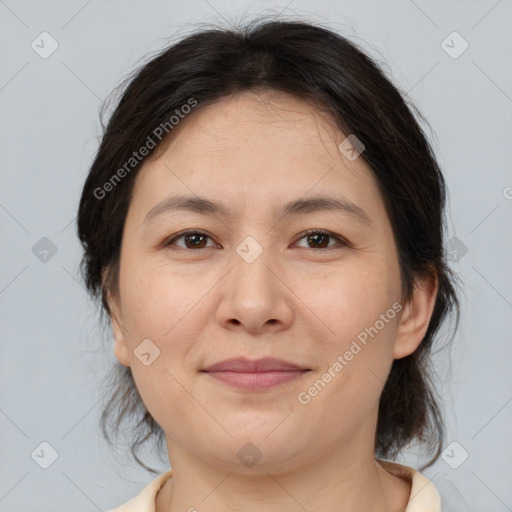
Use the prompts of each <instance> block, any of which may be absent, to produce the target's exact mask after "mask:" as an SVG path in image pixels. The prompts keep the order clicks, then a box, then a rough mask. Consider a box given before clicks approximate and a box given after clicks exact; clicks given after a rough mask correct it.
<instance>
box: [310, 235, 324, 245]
mask: <svg viewBox="0 0 512 512" xmlns="http://www.w3.org/2000/svg"><path fill="white" fill-rule="evenodd" d="M319 237H320V238H323V239H324V241H325V240H326V239H327V235H322V234H316V235H310V237H309V239H310V240H312V239H315V242H314V243H317V242H318V238H319ZM320 245H321V246H322V248H323V247H325V246H326V244H320Z"/></svg>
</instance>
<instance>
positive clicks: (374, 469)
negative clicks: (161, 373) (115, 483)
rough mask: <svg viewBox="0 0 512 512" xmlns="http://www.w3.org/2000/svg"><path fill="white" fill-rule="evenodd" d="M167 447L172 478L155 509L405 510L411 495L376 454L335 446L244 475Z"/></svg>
mask: <svg viewBox="0 0 512 512" xmlns="http://www.w3.org/2000/svg"><path fill="white" fill-rule="evenodd" d="M168 447H170V448H171V449H170V450H169V451H170V452H171V451H172V454H173V457H172V458H171V457H170V460H172V461H173V477H172V478H171V479H170V480H168V481H167V482H166V484H165V485H164V487H163V488H162V490H161V492H160V493H159V494H158V497H157V503H156V512H176V511H183V510H187V511H191V512H193V511H198V510H204V509H207V510H208V511H209V512H221V511H222V512H225V511H226V510H244V511H246V512H256V511H260V510H262V509H264V510H265V511H268V512H277V511H279V512H287V511H290V512H292V511H293V512H296V511H297V510H300V509H301V508H302V509H303V510H308V512H320V511H322V512H325V511H326V510H343V511H344V512H360V511H361V510H372V511H374V512H391V511H393V512H402V511H404V510H405V509H406V507H407V501H408V499H409V495H410V484H409V483H408V482H406V481H405V480H402V479H400V478H398V477H396V476H394V475H392V474H390V473H388V472H387V471H385V470H384V469H383V468H382V467H381V466H380V465H379V464H377V462H376V460H375V458H374V455H373V453H370V454H365V455H364V456H361V455H356V456H354V457H352V458H351V459H347V458H346V457H343V458H340V457H339V454H338V451H337V450H332V456H330V457H329V458H327V459H326V458H321V460H320V459H318V460H316V461H313V462H311V463H309V464H306V465H303V466H302V467H300V468H294V469H293V471H288V472H286V471H282V472H279V473H277V472H276V473H274V472H272V471H266V470H265V469H263V470H261V471H260V472H258V473H254V474H243V473H238V472H234V471H222V470H219V469H218V468H216V467H214V466H211V465H209V464H206V463H205V462H204V461H201V460H198V459H196V458H195V457H193V456H192V455H191V454H190V453H188V452H183V451H182V450H181V449H180V448H179V447H178V446H177V445H169V441H168ZM345 449H346V448H345ZM354 455H355V454H354ZM349 460H350V462H349Z"/></svg>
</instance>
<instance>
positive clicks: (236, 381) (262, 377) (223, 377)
mask: <svg viewBox="0 0 512 512" xmlns="http://www.w3.org/2000/svg"><path fill="white" fill-rule="evenodd" d="M307 372H308V370H293V371H292V370H290V371H270V372H246V373H242V372H229V371H221V372H206V373H207V374H208V375H210V376H211V377H214V378H216V379H219V380H220V381H222V382H225V383H226V384H229V385H231V386H234V387H236V388H241V389H250V390H252V391H263V390H265V389H270V388H273V387H274V386H278V385H279V384H284V383H286V382H290V381H292V380H295V379H298V378H299V377H301V376H302V375H304V374H305V373H307Z"/></svg>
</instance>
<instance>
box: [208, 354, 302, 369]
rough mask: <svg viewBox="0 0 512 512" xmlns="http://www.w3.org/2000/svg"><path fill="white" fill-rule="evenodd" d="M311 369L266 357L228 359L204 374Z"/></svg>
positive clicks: (212, 366) (214, 365)
mask: <svg viewBox="0 0 512 512" xmlns="http://www.w3.org/2000/svg"><path fill="white" fill-rule="evenodd" d="M308 369H309V368H304V367H301V366H299V365H297V364H294V363H290V362H288V361H284V360H282V359H276V358H273V357H265V358H262V359H255V360H251V359H247V358H243V357H237V358H233V359H226V360H225V361H220V362H219V363H216V364H213V365H211V366H208V367H207V368H205V369H204V370H202V371H204V372H223V371H224V372H226V371H231V372H239V373H257V372H272V371H281V372H282V371H293V370H295V371H297V370H308Z"/></svg>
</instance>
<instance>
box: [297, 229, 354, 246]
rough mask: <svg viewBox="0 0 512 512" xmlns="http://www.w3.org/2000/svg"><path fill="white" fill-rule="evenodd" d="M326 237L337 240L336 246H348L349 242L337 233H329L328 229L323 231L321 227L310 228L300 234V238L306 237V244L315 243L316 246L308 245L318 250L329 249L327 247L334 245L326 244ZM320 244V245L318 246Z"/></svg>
mask: <svg viewBox="0 0 512 512" xmlns="http://www.w3.org/2000/svg"><path fill="white" fill-rule="evenodd" d="M328 238H331V239H335V240H337V241H338V246H340V245H341V246H348V245H349V243H348V242H347V241H346V240H344V239H343V238H341V237H340V236H338V235H335V234H334V233H331V232H330V231H325V230H323V229H310V230H308V231H306V233H305V234H304V235H302V237H301V238H300V240H303V239H306V242H307V243H308V244H311V243H312V244H315V245H316V247H308V248H310V249H318V250H320V251H322V250H329V249H333V248H335V247H336V245H334V246H332V245H331V246H328V245H326V244H328V243H329V242H326V240H327V239H328ZM318 246H320V247H318Z"/></svg>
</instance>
